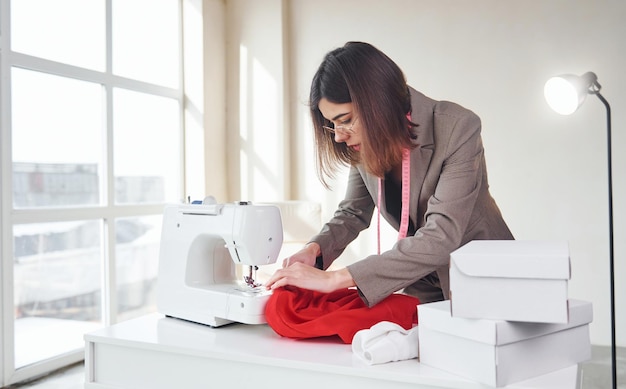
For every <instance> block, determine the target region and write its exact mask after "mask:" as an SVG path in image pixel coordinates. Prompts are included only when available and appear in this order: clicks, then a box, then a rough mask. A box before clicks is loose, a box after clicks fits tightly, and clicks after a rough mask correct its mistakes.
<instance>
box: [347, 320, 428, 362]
mask: <svg viewBox="0 0 626 389" xmlns="http://www.w3.org/2000/svg"><path fill="white" fill-rule="evenodd" d="M352 352H353V353H355V354H356V355H358V356H359V357H360V358H361V359H363V360H364V361H365V362H367V363H368V364H370V365H375V364H379V363H387V362H394V361H402V360H405V359H412V358H417V357H418V355H419V337H418V332H417V326H415V327H413V328H412V329H410V330H405V329H404V328H402V327H401V326H399V325H398V324H396V323H392V322H388V321H381V322H380V323H378V324H375V325H373V326H372V327H371V328H370V329H367V330H361V331H359V332H357V333H356V334H355V335H354V338H353V339H352Z"/></svg>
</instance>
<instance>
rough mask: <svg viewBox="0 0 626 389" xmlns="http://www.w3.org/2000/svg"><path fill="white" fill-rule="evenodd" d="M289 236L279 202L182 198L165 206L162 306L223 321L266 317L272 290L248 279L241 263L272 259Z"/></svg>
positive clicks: (176, 313)
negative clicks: (240, 269) (210, 201)
mask: <svg viewBox="0 0 626 389" xmlns="http://www.w3.org/2000/svg"><path fill="white" fill-rule="evenodd" d="M282 242H283V228H282V220H281V215H280V210H279V209H278V207H276V206H273V205H252V204H250V203H248V202H239V203H232V204H180V205H171V206H167V207H166V208H165V211H164V214H163V229H162V233H161V247H160V256H159V274H158V280H157V310H158V311H159V312H160V313H162V314H164V315H167V316H171V317H176V318H179V319H184V320H188V321H193V322H196V323H202V324H207V325H210V326H214V327H218V326H221V325H224V324H228V323H231V322H239V323H245V324H262V323H265V322H266V321H265V315H264V310H265V305H266V303H267V299H268V298H269V296H270V294H271V292H269V291H267V290H265V287H264V286H258V285H255V282H254V279H253V277H252V274H253V273H252V271H251V272H250V276H248V277H245V278H246V281H245V282H244V281H243V280H242V279H241V278H240V277H238V276H237V271H236V270H237V267H236V264H237V265H247V266H250V269H255V268H256V266H260V265H266V264H271V263H274V262H275V261H276V259H277V258H278V255H279V252H280V249H281V246H282Z"/></svg>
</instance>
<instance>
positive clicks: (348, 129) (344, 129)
mask: <svg viewBox="0 0 626 389" xmlns="http://www.w3.org/2000/svg"><path fill="white" fill-rule="evenodd" d="M357 119H358V118H356V119H354V121H352V123H351V124H350V125H349V126H336V127H334V128H333V127H328V126H322V128H323V129H325V130H326V131H328V132H330V133H331V134H333V135H334V134H335V133H339V134H343V135H352V134H354V131H353V130H352V127H354V125H355V124H356V121H357Z"/></svg>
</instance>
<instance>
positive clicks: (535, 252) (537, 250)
mask: <svg viewBox="0 0 626 389" xmlns="http://www.w3.org/2000/svg"><path fill="white" fill-rule="evenodd" d="M450 263H451V266H453V265H454V266H456V268H457V269H458V270H459V271H460V272H461V273H464V274H466V275H469V276H473V277H502V278H537V279H569V278H570V274H571V271H570V258H569V247H568V244H567V242H566V241H531V240H474V241H471V242H469V243H467V244H465V245H463V246H461V247H459V248H458V249H457V250H455V251H453V252H452V253H451V254H450Z"/></svg>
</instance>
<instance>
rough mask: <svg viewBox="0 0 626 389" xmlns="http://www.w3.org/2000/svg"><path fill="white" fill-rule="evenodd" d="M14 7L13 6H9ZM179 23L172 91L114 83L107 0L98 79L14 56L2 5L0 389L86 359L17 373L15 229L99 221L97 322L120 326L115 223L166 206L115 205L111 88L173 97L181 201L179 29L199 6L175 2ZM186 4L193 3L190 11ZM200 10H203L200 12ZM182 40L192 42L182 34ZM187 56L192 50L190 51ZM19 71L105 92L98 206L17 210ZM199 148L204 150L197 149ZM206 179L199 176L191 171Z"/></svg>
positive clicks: (72, 356)
mask: <svg viewBox="0 0 626 389" xmlns="http://www.w3.org/2000/svg"><path fill="white" fill-rule="evenodd" d="M14 1H15V0H14ZM177 1H178V11H179V12H178V18H179V48H180V51H179V75H178V77H179V87H178V88H170V87H165V86H160V85H155V84H151V83H147V82H143V81H139V80H133V79H129V78H125V77H120V76H116V75H114V74H113V73H112V0H105V4H106V10H105V12H106V16H105V17H106V23H105V25H106V49H105V50H106V67H105V71H103V72H100V71H96V70H91V69H85V68H80V67H77V66H72V65H68V64H64V63H59V62H55V61H51V60H47V59H44V58H38V57H34V56H30V55H26V54H22V53H17V52H13V51H11V47H10V22H11V21H10V3H11V0H0V79H1V84H0V85H1V88H0V89H1V91H0V162H1V176H2V177H1V179H0V195H1V205H0V218H1V223H0V254H1V257H0V258H1V262H0V278H1V281H2V286H1V288H0V339H1V340H2V341H1V342H0V344H2V349H0V384H2V385H10V384H13V383H17V382H21V381H24V380H27V379H31V378H33V377H36V376H40V375H43V374H46V373H48V372H51V371H53V370H56V369H59V368H62V367H64V366H67V365H69V364H72V363H76V362H79V361H81V360H82V359H83V358H84V352H83V350H82V349H80V350H76V351H73V352H70V353H66V354H63V355H59V356H57V357H55V358H51V359H47V360H44V361H41V362H39V363H35V364H33V365H28V366H24V367H21V368H19V369H15V361H14V351H15V350H14V313H13V310H14V303H13V287H14V280H13V226H14V225H17V224H25V223H45V222H57V221H73V220H101V221H103V222H104V223H103V226H104V227H103V235H102V236H103V245H102V250H103V251H104V253H103V258H104V263H102V264H101V266H102V275H101V284H102V289H101V292H102V293H101V307H102V308H101V317H102V324H103V325H105V326H106V325H111V324H114V323H116V322H117V314H116V307H117V298H116V288H117V284H116V266H115V263H116V261H115V255H116V254H115V252H116V250H115V248H116V241H115V220H116V219H118V218H124V217H133V216H149V215H159V214H162V211H163V206H164V204H132V205H131V204H115V185H114V184H115V177H114V171H113V158H112V157H113V128H112V126H113V120H112V118H113V112H112V110H113V98H112V95H113V89H114V88H123V89H128V90H132V91H136V92H142V93H147V94H151V95H156V96H162V97H167V98H172V99H174V100H176V101H178V104H179V110H180V111H179V121H180V126H179V129H180V133H179V137H180V143H179V144H180V150H179V155H180V158H181V160H180V161H179V162H180V164H179V166H180V169H181V171H180V179H179V183H178V193H179V194H180V198H181V199H182V198H184V197H185V196H184V193H185V182H186V181H185V180H186V178H187V179H189V177H186V176H185V160H186V152H188V151H189V150H188V149H189V145H186V144H185V132H186V129H185V113H186V103H187V101H186V98H185V92H184V85H185V83H184V82H185V78H184V76H183V73H184V69H185V67H184V63H185V61H184V56H185V55H193V54H196V53H186V52H185V49H184V45H183V44H184V41H185V40H186V39H189V38H186V37H185V35H186V34H187V32H186V31H185V30H186V27H185V24H184V11H185V7H195V8H197V7H198V5H197V1H193V0H177ZM187 3H194V4H195V5H193V4H192V5H189V4H187ZM200 8H202V7H200ZM187 36H189V35H188V34H187ZM187 50H189V49H187ZM14 67H19V68H23V69H27V70H34V71H39V72H43V73H47V74H52V75H57V76H62V77H68V78H73V79H77V80H82V81H88V82H94V83H98V84H100V85H102V87H103V88H104V95H105V96H106V101H105V103H104V104H105V105H106V116H105V118H104V119H103V120H104V121H105V130H104V131H105V137H106V140H105V143H106V146H105V148H106V151H104V150H103V153H106V155H105V158H104V161H105V163H104V165H103V167H102V168H103V169H102V176H101V177H100V180H101V185H102V188H106V191H105V192H103V193H102V195H103V198H102V200H101V202H100V205H96V206H76V207H70V208H42V209H14V207H13V184H12V155H11V154H12V150H11V149H12V146H11V69H12V68H14ZM198 147H201V145H199V146H198ZM194 173H195V175H196V176H197V175H198V173H200V174H204V169H199V170H198V169H196V171H195V172H194Z"/></svg>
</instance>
